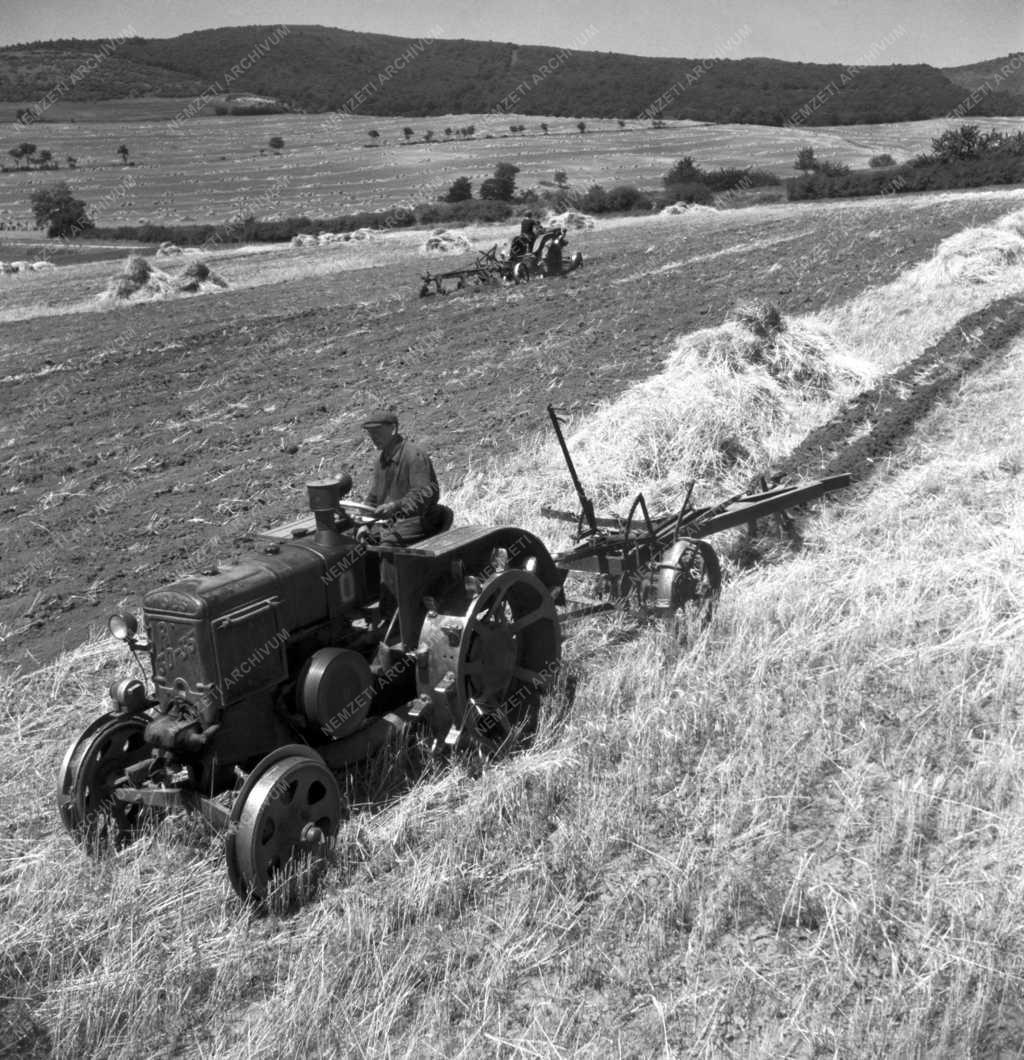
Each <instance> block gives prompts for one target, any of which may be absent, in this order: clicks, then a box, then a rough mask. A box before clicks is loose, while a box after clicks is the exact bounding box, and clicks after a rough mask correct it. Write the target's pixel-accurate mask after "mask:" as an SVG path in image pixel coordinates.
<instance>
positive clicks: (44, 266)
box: [32, 261, 57, 272]
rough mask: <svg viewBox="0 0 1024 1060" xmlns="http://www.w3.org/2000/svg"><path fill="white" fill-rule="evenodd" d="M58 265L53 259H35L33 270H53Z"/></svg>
mask: <svg viewBox="0 0 1024 1060" xmlns="http://www.w3.org/2000/svg"><path fill="white" fill-rule="evenodd" d="M56 268H57V266H56V265H54V263H53V262H52V261H33V262H32V271H33V272H53V271H54V269H56Z"/></svg>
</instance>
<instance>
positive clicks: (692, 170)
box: [661, 155, 704, 188]
mask: <svg viewBox="0 0 1024 1060" xmlns="http://www.w3.org/2000/svg"><path fill="white" fill-rule="evenodd" d="M703 180H704V173H703V171H702V170H700V169H699V168H698V167H697V166H696V165H695V164H694V161H693V159H692V158H691V157H690V156H689V155H687V156H686V157H685V158H683V159H681V160H680V161H679V162H677V163H676V164H675V165H674V166H673V167H672V168H671V169H670V170H669V171H668V172H667V173H666V174H665V176H663V177H662V178H661V182H662V184H664V185H665V187H666V188H671V187H674V186H677V185H680V184H696V183H700V182H703Z"/></svg>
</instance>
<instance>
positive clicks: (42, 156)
mask: <svg viewBox="0 0 1024 1060" xmlns="http://www.w3.org/2000/svg"><path fill="white" fill-rule="evenodd" d="M32 162H33V163H34V164H35V165H37V166H38V167H39V168H40V169H50V168H51V167H52V166H53V152H52V151H47V150H46V148H43V150H42V151H40V152H39V154H37V155H34V156H33V157H32ZM53 168H56V167H53Z"/></svg>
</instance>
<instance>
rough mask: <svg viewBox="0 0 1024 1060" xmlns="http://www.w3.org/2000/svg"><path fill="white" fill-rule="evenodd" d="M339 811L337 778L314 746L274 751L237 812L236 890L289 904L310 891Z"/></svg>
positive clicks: (233, 842)
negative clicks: (313, 748)
mask: <svg viewBox="0 0 1024 1060" xmlns="http://www.w3.org/2000/svg"><path fill="white" fill-rule="evenodd" d="M295 751H298V752H300V753H297V754H296V753H291V752H295ZM341 815H342V800H341V792H340V791H339V789H338V783H337V781H336V780H335V778H334V774H333V773H332V772H331V771H330V769H328V767H327V764H326V763H325V762H324V761H323V759H322V758H320V756H319V755H317V754H316V752H314V751H312V750H310V749H308V748H302V747H286V748H280V749H279V750H278V751H276V752H273V753H272V754H270V755H268V756H267V757H266V758H264V759H263V761H262V762H260V763H259V764H258V765H257V766H256V768H255V769H254V770H253V771H252V773H251V774H250V775H249V778H248V780H247V781H246V784H245V786H244V787H243V789H242V791H241V792H240V793H239V795H238V797H237V799H236V800H235V805H234V807H233V808H232V811H231V818H230V821H229V825H228V836H227V842H226V855H227V862H228V875H229V876H230V878H231V883H232V886H233V887H234V889H235V892H236V893H237V894H238V895H239V897H241V898H243V899H253V900H255V901H257V902H259V903H263V902H267V901H268V900H271V899H273V900H274V901H275V902H277V901H279V902H280V903H282V904H284V905H293V904H295V903H296V902H300V901H301V900H302V899H303V898H305V897H308V896H309V895H310V894H311V893H312V892H313V891H314V890H315V889H316V886H317V885H318V883H319V882H320V879H321V877H322V876H323V872H324V870H325V869H326V867H327V861H328V857H329V854H330V850H331V848H332V846H333V844H334V840H335V837H336V836H337V834H338V828H339V826H340V824H341Z"/></svg>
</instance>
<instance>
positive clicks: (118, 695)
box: [110, 678, 146, 714]
mask: <svg viewBox="0 0 1024 1060" xmlns="http://www.w3.org/2000/svg"><path fill="white" fill-rule="evenodd" d="M110 698H111V699H112V700H113V701H114V702H115V703H116V704H117V709H118V712H119V713H122V714H136V713H138V712H139V711H140V710H145V709H146V686H145V685H144V684H143V683H142V682H141V681H135V680H133V679H131V678H126V679H125V680H123V681H115V682H114V683H113V684H112V685H111V686H110Z"/></svg>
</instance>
